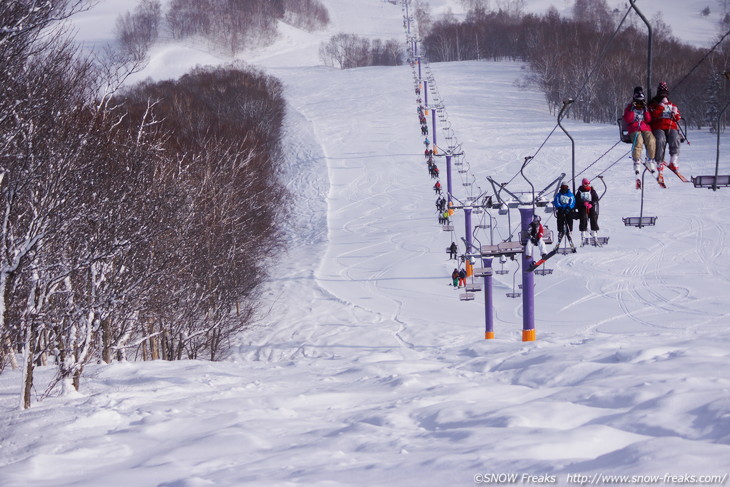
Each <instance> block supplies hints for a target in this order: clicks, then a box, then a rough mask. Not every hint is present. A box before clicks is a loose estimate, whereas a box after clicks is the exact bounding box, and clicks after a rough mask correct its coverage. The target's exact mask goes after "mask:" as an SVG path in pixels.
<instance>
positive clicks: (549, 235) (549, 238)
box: [519, 225, 553, 245]
mask: <svg viewBox="0 0 730 487" xmlns="http://www.w3.org/2000/svg"><path fill="white" fill-rule="evenodd" d="M543 229H544V230H545V233H544V234H543V236H542V241H543V242H545V245H551V244H552V243H553V231H552V230H550V229H549V228H548V226H547V225H544V226H543ZM519 236H520V240H522V232H519ZM524 240H525V241H527V239H524Z"/></svg>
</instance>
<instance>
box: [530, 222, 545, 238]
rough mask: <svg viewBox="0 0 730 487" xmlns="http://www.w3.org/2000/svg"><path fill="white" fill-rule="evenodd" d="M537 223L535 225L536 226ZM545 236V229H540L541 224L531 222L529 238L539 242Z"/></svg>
mask: <svg viewBox="0 0 730 487" xmlns="http://www.w3.org/2000/svg"><path fill="white" fill-rule="evenodd" d="M536 223H537V225H536ZM544 234H545V229H544V228H542V223H539V222H532V223H530V237H531V238H532V237H534V238H535V239H536V240H540V239H541V238H542V237H543V235H544Z"/></svg>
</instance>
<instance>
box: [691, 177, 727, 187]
mask: <svg viewBox="0 0 730 487" xmlns="http://www.w3.org/2000/svg"><path fill="white" fill-rule="evenodd" d="M692 184H693V185H694V187H695V188H707V189H713V188H726V187H728V186H730V175H724V176H721V175H718V176H717V177H715V176H714V175H712V176H692Z"/></svg>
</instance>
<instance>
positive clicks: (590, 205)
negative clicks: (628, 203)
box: [575, 178, 599, 246]
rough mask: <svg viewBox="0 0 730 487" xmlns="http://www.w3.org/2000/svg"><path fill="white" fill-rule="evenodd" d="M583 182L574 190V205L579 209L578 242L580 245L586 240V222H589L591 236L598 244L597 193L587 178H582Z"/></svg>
mask: <svg viewBox="0 0 730 487" xmlns="http://www.w3.org/2000/svg"><path fill="white" fill-rule="evenodd" d="M582 183H583V184H581V186H580V187H579V188H578V191H576V192H575V206H576V207H577V208H578V210H579V212H580V213H579V215H580V224H579V225H578V230H580V242H581V246H582V245H584V244H585V242H586V231H587V230H588V222H589V221H590V224H591V237H592V238H593V242H594V244H598V239H597V237H598V230H599V227H598V193H596V190H595V189H593V188H592V187H591V182H590V181H589V180H588V178H583V181H582Z"/></svg>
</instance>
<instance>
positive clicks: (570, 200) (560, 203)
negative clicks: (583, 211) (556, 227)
mask: <svg viewBox="0 0 730 487" xmlns="http://www.w3.org/2000/svg"><path fill="white" fill-rule="evenodd" d="M553 205H554V206H555V208H557V209H568V210H572V209H573V208H575V196H573V193H571V192H570V190H568V191H567V192H566V193H561V192H560V191H558V192H557V194H556V195H555V199H553Z"/></svg>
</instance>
